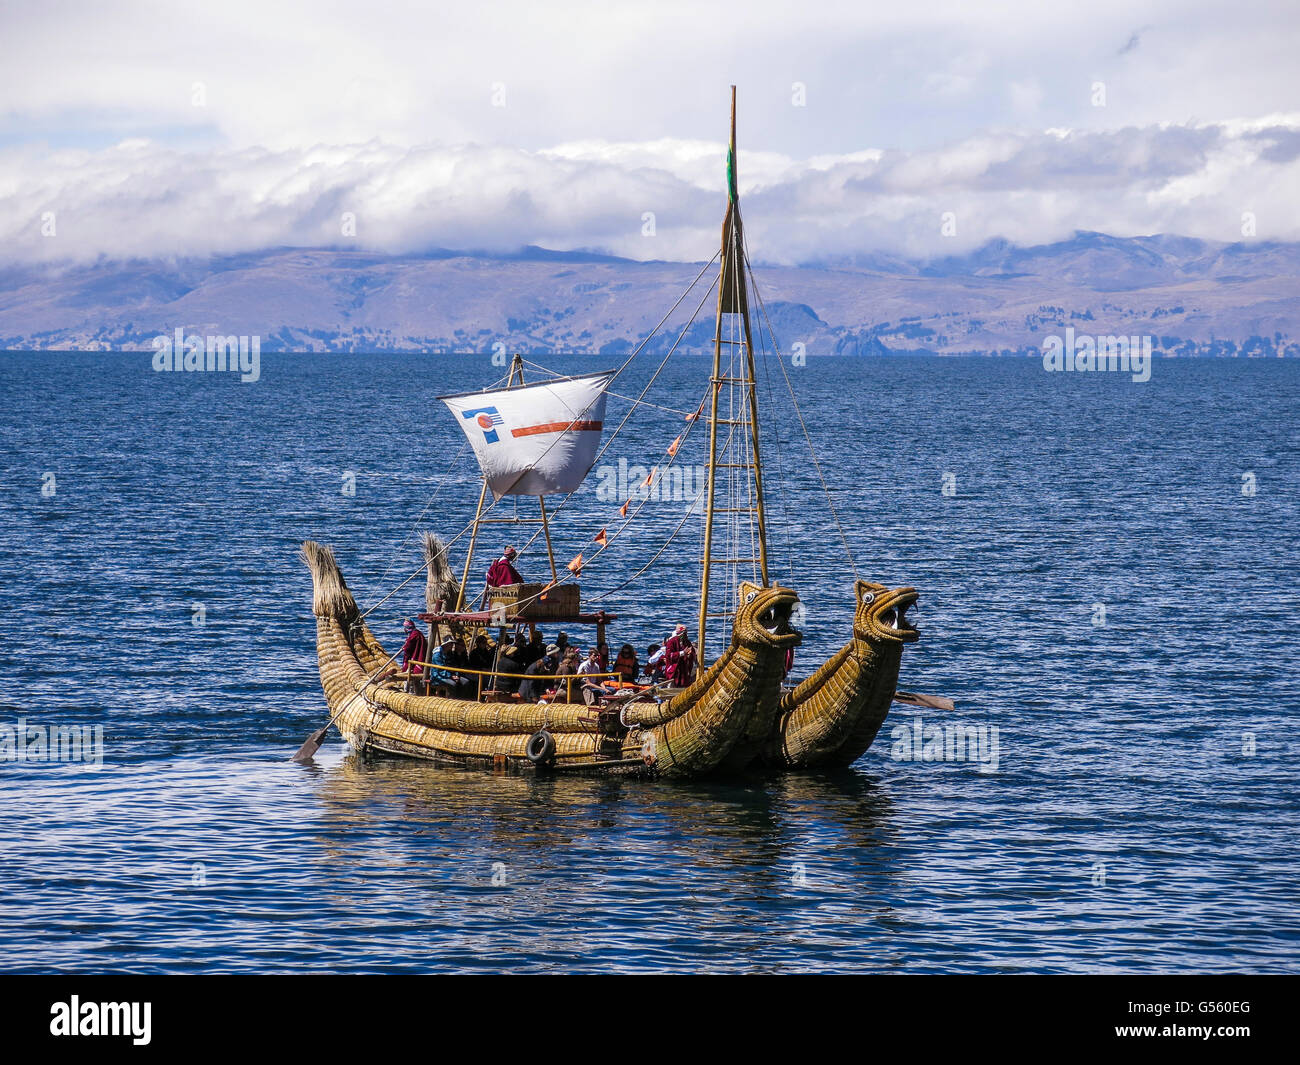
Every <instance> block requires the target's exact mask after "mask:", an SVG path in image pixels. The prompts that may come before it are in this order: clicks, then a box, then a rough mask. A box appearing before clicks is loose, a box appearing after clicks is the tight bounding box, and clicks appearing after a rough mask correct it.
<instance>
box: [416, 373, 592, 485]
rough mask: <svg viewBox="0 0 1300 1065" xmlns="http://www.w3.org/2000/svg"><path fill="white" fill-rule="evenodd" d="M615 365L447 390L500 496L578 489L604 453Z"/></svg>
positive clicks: (448, 400) (451, 405) (445, 399)
mask: <svg viewBox="0 0 1300 1065" xmlns="http://www.w3.org/2000/svg"><path fill="white" fill-rule="evenodd" d="M613 376H614V372H613V371H612V370H610V371H606V372H604V373H595V374H584V375H581V376H578V377H556V378H552V379H550V380H549V381H543V382H541V383H539V384H534V385H523V386H520V387H517V388H506V389H500V390H498V391H495V392H463V393H460V394H458V395H453V396H439V397H438V398H439V399H441V400H442V401H443V402H444V403H445V404H447V406H448V408H449V409H450V410H451V412H452V414H454V415H455V416H456V421H457V422H458V423H459V425H460V427H461V430H462V431H463V432H464V434H465V438H466V439H467V440H468V441H469V443H470V447H472V448H473V449H474V457H475V458H477V459H478V464H479V468H480V469H481V470H482V471H483V476H484V478H485V479H486V481H487V486H488V488H489V489H490V490H491V492H492V495H493V497H494V498H496V499H500V498H501V497H502V496H508V495H510V496H544V495H553V494H555V493H558V492H572V491H573V490H574V489H576V488H577V487H578V486H579V485H580V484H582V481H583V478H585V477H586V476H587V473H588V471H590V469H591V466H592V463H593V462H595V461H596V448H597V447H599V445H600V435H601V429H602V428H604V424H605V389H606V388H607V387H608V386H609V382H610V379H611V378H612V377H613Z"/></svg>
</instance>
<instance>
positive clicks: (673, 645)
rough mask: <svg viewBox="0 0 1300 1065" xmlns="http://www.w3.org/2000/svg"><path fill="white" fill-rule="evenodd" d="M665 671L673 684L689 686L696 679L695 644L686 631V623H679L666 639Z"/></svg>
mask: <svg viewBox="0 0 1300 1065" xmlns="http://www.w3.org/2000/svg"><path fill="white" fill-rule="evenodd" d="M664 672H665V673H666V675H667V677H668V680H669V682H670V683H671V684H673V685H674V686H675V687H678V688H685V687H688V686H689V685H690V683H691V681H693V680H694V679H695V645H694V644H693V643H691V638H690V636H688V635H687V633H686V626H685V625H678V626H677V628H676V629H675V630H674V631H673V634H672V635H671V636H669V637H668V639H666V640H665V641H664Z"/></svg>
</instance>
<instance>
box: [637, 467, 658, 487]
mask: <svg viewBox="0 0 1300 1065" xmlns="http://www.w3.org/2000/svg"><path fill="white" fill-rule="evenodd" d="M658 472H659V467H658V466H651V467H650V472H649V473H647V474H646V475H645V480H644V481H642V482H641V487H642V488H649V487H650V486H651V485H652V484H654V483H655V474H656V473H658Z"/></svg>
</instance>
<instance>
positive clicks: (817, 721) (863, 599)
mask: <svg viewBox="0 0 1300 1065" xmlns="http://www.w3.org/2000/svg"><path fill="white" fill-rule="evenodd" d="M854 592H855V596H856V603H857V605H856V608H855V611H854V617H853V639H852V640H850V641H849V642H848V643H847V644H845V645H844V647H842V648H841V649H840V650H839V651H838V652H837V653H836V654H835V655H833V656H832V657H831V658H830V659H828V660H827V661H826V662H825V663H824V664H823V665H822V667H821V668H820V669H818V670H817V672H816V673H814V674H813V675H812V676H811V677H809V678H808V679H807V680H805V681H804V682H803V683H802V684H800V685H799V686H798V687H796V688H794V689H793V690H792V691H789V692H787V693H786V694H785V696H784V697H783V698H782V700H781V707H780V713H779V716H778V719H777V725H776V730H775V732H774V734H773V735H772V737H771V738H770V740H769V742H768V744H767V746H766V747H765V749H764V751H763V755H762V758H761V762H762V764H763V765H765V766H768V767H771V768H780V769H815V768H828V769H833V768H842V767H844V766H848V765H852V764H853V763H854V762H856V761H857V760H858V759H859V758H860V757H862V755H863V754H864V753H865V752H866V750H867V748H868V747H870V746H871V741H872V740H874V739H875V738H876V733H877V732H878V731H880V726H881V724H882V723H883V722H884V720H885V715H886V714H888V713H889V706H890V703H891V702H893V699H894V692H895V689H896V688H897V686H898V669H899V666H900V664H901V662H902V657H903V645H904V644H905V643H911V642H913V641H915V640H916V639H917V636H918V633H917V631H916V629H914V628H913V627H912V626H911V625H910V624H909V623H908V621H907V609H908V607H910V606H911V605H912V604H913V603H915V602H916V591H915V589H912V588H895V589H893V590H890V589H889V588H887V587H886V586H885V585H883V584H873V583H871V582H869V581H858V582H856V584H855V585H854Z"/></svg>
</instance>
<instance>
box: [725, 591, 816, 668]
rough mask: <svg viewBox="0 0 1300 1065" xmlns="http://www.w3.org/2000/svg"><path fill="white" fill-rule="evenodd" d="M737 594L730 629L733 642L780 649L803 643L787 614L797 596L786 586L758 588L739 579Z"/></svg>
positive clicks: (768, 648)
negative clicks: (737, 600) (733, 623)
mask: <svg viewBox="0 0 1300 1065" xmlns="http://www.w3.org/2000/svg"><path fill="white" fill-rule="evenodd" d="M739 595H740V602H739V603H738V604H737V606H736V621H735V625H734V626H733V628H732V630H731V632H732V635H731V642H732V644H733V645H735V646H738V647H750V648H754V649H756V650H762V649H766V650H772V649H777V650H781V651H784V650H786V649H787V648H789V647H798V646H799V644H801V643H802V642H803V637H802V636H801V635H800V634H799V633H798V632H796V631H795V630H794V629H792V628H791V627H790V614H791V612H792V611H793V610H794V608H795V604H796V603H798V602H799V597H798V596H797V595H796V594H795V593H794V592H793V591H791V590H790V589H789V588H782V587H781V586H780V585H779V584H773V585H769V586H768V587H766V588H760V587H759V586H758V585H757V584H750V583H749V582H748V581H741V582H740V586H739Z"/></svg>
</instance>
